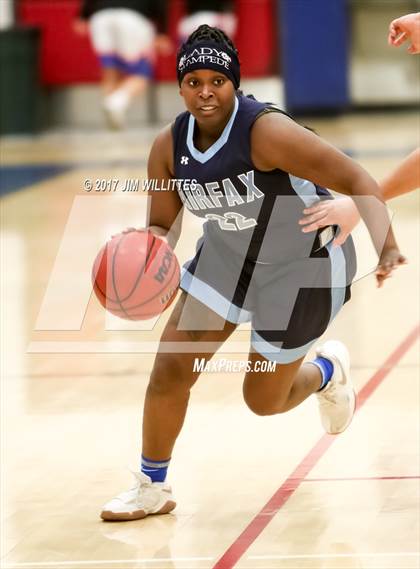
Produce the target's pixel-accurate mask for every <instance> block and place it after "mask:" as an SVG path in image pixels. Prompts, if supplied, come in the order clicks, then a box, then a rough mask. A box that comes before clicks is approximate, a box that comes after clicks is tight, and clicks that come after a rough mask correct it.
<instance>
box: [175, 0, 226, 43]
mask: <svg viewBox="0 0 420 569" xmlns="http://www.w3.org/2000/svg"><path fill="white" fill-rule="evenodd" d="M185 12H186V14H185V16H184V17H183V18H182V19H181V21H180V22H179V26H178V35H179V38H180V41H181V42H183V41H185V40H186V38H187V37H188V36H189V35H190V34H192V32H193V31H194V30H196V29H197V28H198V27H199V26H201V25H202V24H207V25H208V26H212V27H215V28H219V29H221V30H223V31H224V32H225V33H226V34H227V35H228V36H229V37H234V35H235V32H236V25H237V19H236V14H235V13H234V3H233V2H232V1H226V0H187V1H186V5H185Z"/></svg>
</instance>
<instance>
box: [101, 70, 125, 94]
mask: <svg viewBox="0 0 420 569" xmlns="http://www.w3.org/2000/svg"><path fill="white" fill-rule="evenodd" d="M122 79H123V75H122V74H121V71H120V70H119V69H117V68H116V67H103V68H102V91H103V93H104V95H110V94H111V93H113V92H114V91H115V89H117V88H118V87H119V86H120V83H121V81H122Z"/></svg>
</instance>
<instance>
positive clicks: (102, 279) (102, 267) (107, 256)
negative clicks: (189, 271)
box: [92, 230, 180, 320]
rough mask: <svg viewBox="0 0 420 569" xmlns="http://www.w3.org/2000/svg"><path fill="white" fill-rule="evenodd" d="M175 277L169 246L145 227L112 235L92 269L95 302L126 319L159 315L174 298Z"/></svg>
mask: <svg viewBox="0 0 420 569" xmlns="http://www.w3.org/2000/svg"><path fill="white" fill-rule="evenodd" d="M179 278H180V270H179V264H178V260H177V258H176V256H175V254H174V252H173V251H172V249H171V248H170V247H169V245H168V244H167V243H166V242H165V241H163V239H160V238H159V237H156V236H155V235H153V233H151V232H150V231H146V230H133V231H129V232H126V233H120V234H118V235H114V237H112V239H111V240H110V241H108V242H107V243H106V244H105V245H104V246H103V247H102V249H101V250H100V251H99V253H98V255H97V257H96V259H95V262H94V264H93V269H92V283H93V289H94V291H95V294H96V296H97V298H98V300H99V302H100V303H101V304H102V306H104V307H105V308H106V309H107V310H109V312H112V314H115V315H116V316H119V317H120V318H125V319H127V320H147V319H148V318H153V317H155V316H157V315H158V314H161V313H162V312H163V311H164V310H165V309H166V308H168V306H169V305H170V304H171V303H172V301H173V300H174V299H175V297H176V292H177V289H178V285H179Z"/></svg>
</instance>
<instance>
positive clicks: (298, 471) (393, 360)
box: [213, 325, 420, 569]
mask: <svg viewBox="0 0 420 569" xmlns="http://www.w3.org/2000/svg"><path fill="white" fill-rule="evenodd" d="M419 332H420V326H419V325H417V326H416V327H415V328H414V330H412V331H411V332H410V334H408V336H407V337H406V338H405V339H404V340H403V341H402V342H401V344H400V345H399V346H398V347H397V348H396V349H395V350H394V351H393V352H392V353H391V355H390V356H389V358H388V359H387V360H386V361H385V362H384V363H383V364H382V366H381V367H380V368H379V369H378V371H377V372H376V373H375V374H374V375H373V376H372V377H371V378H370V379H369V380H368V382H367V383H366V384H365V385H364V387H362V389H361V390H360V391H359V392H358V394H357V399H358V404H357V408H356V412H357V411H359V410H360V409H361V407H362V406H363V405H364V404H365V403H366V401H367V400H368V399H369V397H370V396H371V395H372V393H373V392H374V391H375V390H376V389H377V388H378V387H379V385H380V384H381V383H382V382H383V380H384V379H385V378H386V376H387V375H388V374H389V372H390V371H391V370H392V369H393V368H394V367H395V366H396V365H397V364H398V362H399V361H400V359H401V358H402V357H403V355H404V354H405V353H406V352H407V351H408V350H409V348H410V347H411V346H412V345H413V344H414V342H415V341H416V339H417V336H418V335H419ZM334 440H335V437H334V436H333V435H327V434H325V435H323V436H322V437H321V438H320V439H319V440H318V442H317V443H316V444H315V445H314V446H313V447H312V449H311V450H310V451H309V452H308V454H307V455H306V456H305V457H304V458H303V459H302V461H301V462H300V463H299V464H298V465H297V467H296V468H295V470H294V471H293V472H292V474H291V475H290V476H289V478H288V479H287V480H286V481H285V482H283V484H282V485H281V486H280V488H279V489H278V490H277V491H276V493H275V494H274V495H273V496H272V497H271V498H270V500H269V501H268V502H267V503H266V504H265V506H264V507H263V508H262V510H261V511H260V512H259V513H258V514H257V515H256V516H255V517H254V518H253V519H252V520H251V521H250V523H249V524H248V525H247V527H246V528H245V529H244V530H243V532H242V533H241V534H240V536H239V537H238V538H237V539H236V540H235V541H234V542H233V543H232V545H231V546H230V547H229V548H228V549H227V550H226V551H225V553H224V554H223V555H222V556H221V557H220V559H219V560H218V561H217V562H216V564H215V565H214V566H213V569H231V568H232V567H234V566H235V565H236V563H237V562H238V561H239V559H240V558H241V557H242V556H243V554H244V553H245V552H246V551H247V549H249V547H250V546H251V545H252V543H253V542H254V541H255V540H256V538H257V537H258V536H259V535H260V534H261V533H262V532H263V531H264V529H265V528H266V527H267V525H268V524H269V523H270V521H271V520H272V518H273V517H274V516H275V515H276V514H277V512H278V511H279V510H280V508H281V507H282V506H283V505H284V504H285V503H286V502H287V500H288V499H289V498H290V496H291V495H292V494H293V493H294V492H295V490H296V489H297V488H298V487H299V486H300V484H301V483H302V481H303V480H304V479H305V478H306V476H307V475H308V474H309V472H310V471H311V470H312V469H313V468H314V466H315V465H316V464H317V462H318V461H319V460H320V458H322V457H323V456H324V454H325V453H326V452H327V450H328V449H329V447H330V446H331V445H332V443H333V442H334Z"/></svg>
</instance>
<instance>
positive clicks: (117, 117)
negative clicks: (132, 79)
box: [102, 89, 129, 130]
mask: <svg viewBox="0 0 420 569" xmlns="http://www.w3.org/2000/svg"><path fill="white" fill-rule="evenodd" d="M128 104H129V97H128V95H127V94H126V93H125V91H124V90H123V89H118V90H117V91H114V92H113V93H112V94H111V95H107V96H106V97H105V98H104V100H103V102H102V108H103V110H104V113H105V118H106V121H107V124H108V126H109V128H111V129H112V130H121V129H123V128H124V126H125V115H126V112H127V108H128Z"/></svg>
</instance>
